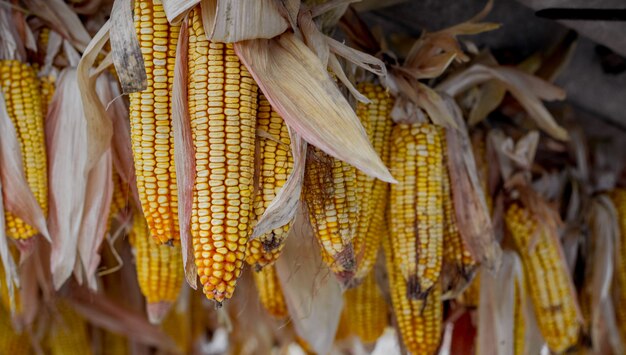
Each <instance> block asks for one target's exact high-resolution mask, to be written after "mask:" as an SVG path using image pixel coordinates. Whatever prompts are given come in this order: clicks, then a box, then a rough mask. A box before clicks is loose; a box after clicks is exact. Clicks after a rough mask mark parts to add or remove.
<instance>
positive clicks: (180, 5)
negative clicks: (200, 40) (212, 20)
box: [161, 0, 208, 33]
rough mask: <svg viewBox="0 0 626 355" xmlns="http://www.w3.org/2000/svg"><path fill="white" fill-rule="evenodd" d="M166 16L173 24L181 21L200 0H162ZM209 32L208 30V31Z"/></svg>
mask: <svg viewBox="0 0 626 355" xmlns="http://www.w3.org/2000/svg"><path fill="white" fill-rule="evenodd" d="M161 2H162V3H163V10H164V11H165V16H166V17H167V20H168V21H169V22H170V23H171V24H175V23H179V22H180V21H182V20H183V17H184V16H185V14H187V12H189V10H191V9H192V8H193V7H194V6H196V5H197V4H199V3H200V0H161ZM207 33H208V32H207Z"/></svg>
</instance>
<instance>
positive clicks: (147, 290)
mask: <svg viewBox="0 0 626 355" xmlns="http://www.w3.org/2000/svg"><path fill="white" fill-rule="evenodd" d="M148 233H149V230H148V226H147V225H146V221H145V218H144V217H143V216H142V215H141V214H139V213H136V214H135V217H134V220H133V228H132V230H131V233H130V244H131V246H132V247H133V249H134V254H135V269H136V271H137V279H138V281H139V287H140V289H141V293H142V294H143V295H144V296H145V297H146V302H147V303H148V307H150V305H157V304H162V303H167V304H171V303H174V302H175V301H176V299H177V298H178V294H179V293H180V290H181V286H182V284H183V267H182V265H181V260H182V255H181V249H180V245H174V246H168V245H158V244H156V243H152V242H151V241H150V237H149V234H148Z"/></svg>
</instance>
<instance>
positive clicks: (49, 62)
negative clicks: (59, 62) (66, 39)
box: [41, 30, 63, 75]
mask: <svg viewBox="0 0 626 355" xmlns="http://www.w3.org/2000/svg"><path fill="white" fill-rule="evenodd" d="M62 44H63V37H61V35H60V34H58V33H57V32H56V31H52V30H50V35H49V36H48V46H47V47H46V57H45V58H44V65H43V69H42V70H41V72H42V73H43V74H44V75H46V74H48V73H50V72H52V71H53V70H54V68H53V65H54V58H55V57H56V55H57V54H58V53H59V51H60V50H61V45H62Z"/></svg>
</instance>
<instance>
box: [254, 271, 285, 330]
mask: <svg viewBox="0 0 626 355" xmlns="http://www.w3.org/2000/svg"><path fill="white" fill-rule="evenodd" d="M253 275H254V283H255V285H256V289H257V291H258V292H259V299H260V300H261V304H262V305H263V308H265V310H266V311H267V313H269V314H270V315H271V316H272V317H275V318H285V317H287V315H288V313H287V304H286V303H285V297H284V296H283V290H282V288H281V286H280V282H279V280H278V275H277V274H276V268H275V267H274V265H270V266H266V267H264V268H263V269H261V270H260V271H256V272H253Z"/></svg>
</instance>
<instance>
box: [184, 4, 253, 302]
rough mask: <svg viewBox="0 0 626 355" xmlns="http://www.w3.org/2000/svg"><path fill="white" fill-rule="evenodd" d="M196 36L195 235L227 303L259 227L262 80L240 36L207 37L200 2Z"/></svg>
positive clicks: (210, 285)
mask: <svg viewBox="0 0 626 355" xmlns="http://www.w3.org/2000/svg"><path fill="white" fill-rule="evenodd" d="M189 43H190V46H189V49H190V50H189V70H190V72H193V73H194V74H193V75H190V76H189V78H190V83H189V85H190V87H192V89H191V90H190V92H189V95H188V96H189V97H191V96H192V95H193V96H194V98H193V100H192V101H190V104H191V105H193V106H190V107H189V114H190V117H191V131H192V135H193V144H194V148H195V151H196V155H195V156H196V181H195V187H194V193H193V208H192V218H191V235H192V238H193V247H194V252H195V257H196V265H197V266H198V275H199V276H200V281H201V282H202V285H203V286H204V293H205V294H206V296H207V298H209V299H214V300H215V301H217V302H218V304H219V303H221V302H222V301H223V300H225V299H228V298H230V297H232V294H233V292H234V290H235V284H236V283H237V279H238V278H239V275H240V274H241V270H242V268H243V262H244V258H245V253H246V243H247V242H248V235H249V234H250V230H251V228H250V225H251V223H250V222H251V219H252V216H251V214H252V212H253V211H252V202H253V201H252V198H253V178H254V150H255V128H256V122H255V120H256V106H257V86H256V83H255V82H254V79H253V78H252V76H251V75H250V73H249V72H248V71H247V70H246V68H245V66H244V65H243V64H242V63H241V62H240V61H239V58H238V57H237V55H236V54H235V51H234V49H233V46H232V44H222V43H211V42H209V41H208V40H207V39H206V36H205V34H204V29H203V27H202V22H201V18H200V13H199V9H196V10H194V11H193V14H192V16H191V21H190V29H189Z"/></svg>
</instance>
